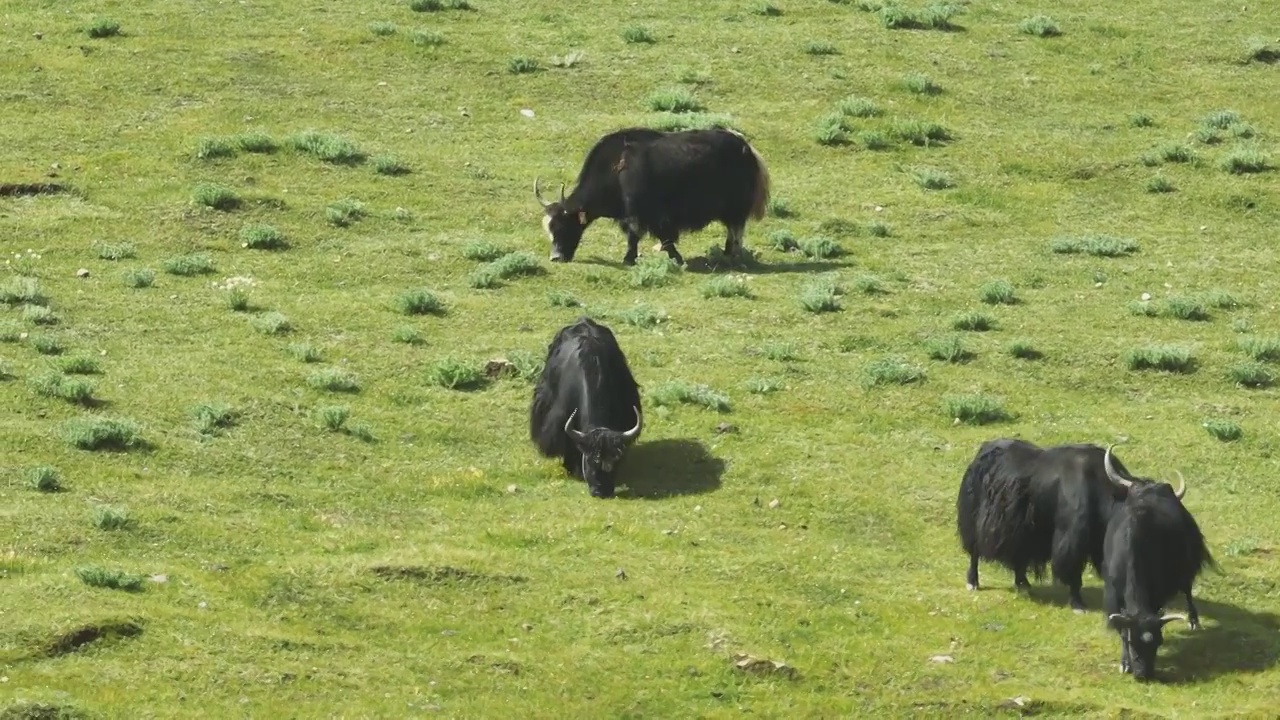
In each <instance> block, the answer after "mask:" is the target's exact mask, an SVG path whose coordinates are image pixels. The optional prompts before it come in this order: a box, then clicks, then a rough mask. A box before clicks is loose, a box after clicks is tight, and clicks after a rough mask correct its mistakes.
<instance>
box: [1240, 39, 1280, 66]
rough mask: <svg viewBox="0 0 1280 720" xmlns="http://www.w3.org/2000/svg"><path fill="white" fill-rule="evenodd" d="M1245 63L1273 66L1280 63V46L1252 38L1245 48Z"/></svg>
mask: <svg viewBox="0 0 1280 720" xmlns="http://www.w3.org/2000/svg"><path fill="white" fill-rule="evenodd" d="M1244 58H1245V62H1257V63H1263V64H1266V65H1271V64H1274V63H1278V62H1280V45H1277V44H1276V43H1274V42H1272V41H1270V40H1264V39H1262V38H1251V39H1250V40H1249V42H1248V45H1246V46H1245V53H1244Z"/></svg>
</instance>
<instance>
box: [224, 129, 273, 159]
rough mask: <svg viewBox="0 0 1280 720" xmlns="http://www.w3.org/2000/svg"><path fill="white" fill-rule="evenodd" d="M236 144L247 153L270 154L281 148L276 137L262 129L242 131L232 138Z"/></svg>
mask: <svg viewBox="0 0 1280 720" xmlns="http://www.w3.org/2000/svg"><path fill="white" fill-rule="evenodd" d="M232 142H234V143H235V146H236V147H238V148H240V149H241V150H243V151H245V152H247V153H255V154H259V155H269V154H271V153H273V152H275V151H276V150H278V149H279V148H280V146H279V145H278V144H277V143H276V141H275V139H274V138H272V137H271V136H270V135H268V134H266V133H264V132H261V131H256V130H255V131H251V132H247V133H241V134H239V135H236V136H235V137H234V138H232Z"/></svg>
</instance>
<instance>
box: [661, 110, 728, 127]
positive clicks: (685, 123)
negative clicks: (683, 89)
mask: <svg viewBox="0 0 1280 720" xmlns="http://www.w3.org/2000/svg"><path fill="white" fill-rule="evenodd" d="M647 124H648V126H649V127H650V128H653V129H654V130H662V131H666V132H672V131H680V130H711V129H720V130H735V131H736V130H738V129H739V128H738V123H737V121H736V120H734V119H733V116H731V115H724V114H721V113H702V112H695V113H661V114H659V115H657V116H655V117H653V118H652V119H650V120H649V121H648V123H647Z"/></svg>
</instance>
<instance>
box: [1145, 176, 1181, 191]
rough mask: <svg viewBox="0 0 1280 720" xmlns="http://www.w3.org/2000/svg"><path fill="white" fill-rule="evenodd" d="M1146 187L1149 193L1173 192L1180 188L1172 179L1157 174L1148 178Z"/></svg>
mask: <svg viewBox="0 0 1280 720" xmlns="http://www.w3.org/2000/svg"><path fill="white" fill-rule="evenodd" d="M1146 188H1147V192H1149V193H1171V192H1173V191H1175V190H1177V189H1178V188H1176V187H1175V186H1174V184H1173V181H1172V180H1170V179H1169V178H1167V177H1165V176H1163V175H1156V176H1154V177H1152V178H1149V179H1148V180H1147V184H1146Z"/></svg>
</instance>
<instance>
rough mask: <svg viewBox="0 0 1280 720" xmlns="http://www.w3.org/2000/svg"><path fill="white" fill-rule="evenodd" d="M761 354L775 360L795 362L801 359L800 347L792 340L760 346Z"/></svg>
mask: <svg viewBox="0 0 1280 720" xmlns="http://www.w3.org/2000/svg"><path fill="white" fill-rule="evenodd" d="M760 354H761V355H764V356H765V357H766V358H768V359H770V360H773V361H775V362H794V361H796V360H799V359H800V349H799V348H798V347H796V344H795V343H790V342H771V343H767V344H765V345H763V346H762V347H761V348H760Z"/></svg>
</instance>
